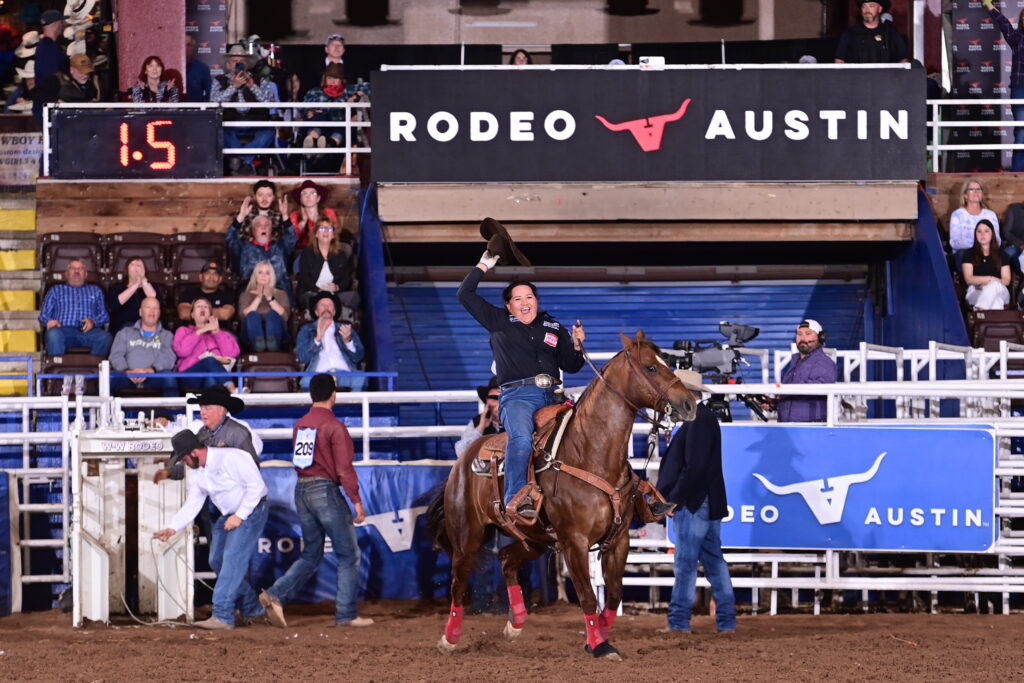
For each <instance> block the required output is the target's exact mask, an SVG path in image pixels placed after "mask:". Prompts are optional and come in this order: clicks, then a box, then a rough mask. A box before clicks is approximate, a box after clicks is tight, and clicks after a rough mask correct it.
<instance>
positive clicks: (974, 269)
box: [962, 219, 1010, 311]
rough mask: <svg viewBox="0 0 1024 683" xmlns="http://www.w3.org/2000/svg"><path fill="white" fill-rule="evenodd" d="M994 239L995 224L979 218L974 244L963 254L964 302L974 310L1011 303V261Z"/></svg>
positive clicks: (1001, 306) (1000, 307) (985, 309)
mask: <svg viewBox="0 0 1024 683" xmlns="http://www.w3.org/2000/svg"><path fill="white" fill-rule="evenodd" d="M994 242H995V227H994V226H993V225H992V223H991V222H989V221H987V220H985V219H982V220H980V221H978V226H977V227H976V228H975V229H974V244H973V245H972V246H971V250H970V251H969V252H968V253H967V254H965V255H964V263H963V266H962V268H963V274H964V282H965V283H966V284H967V295H966V296H965V299H966V300H967V303H968V304H969V305H971V306H972V307H974V310H976V311H990V310H1001V309H1003V308H1005V307H1006V304H1008V303H1010V289H1009V287H1010V261H1009V259H1008V258H1007V257H1006V254H1003V253H1002V252H1001V251H1000V249H999V246H998V245H996V244H994Z"/></svg>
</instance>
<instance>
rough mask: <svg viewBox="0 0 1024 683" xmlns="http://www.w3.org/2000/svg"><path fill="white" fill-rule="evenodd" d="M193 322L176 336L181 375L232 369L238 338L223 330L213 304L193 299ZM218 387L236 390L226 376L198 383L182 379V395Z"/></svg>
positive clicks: (200, 299)
mask: <svg viewBox="0 0 1024 683" xmlns="http://www.w3.org/2000/svg"><path fill="white" fill-rule="evenodd" d="M192 321H193V324H192V325H188V326H182V327H179V328H178V329H177V330H176V331H175V333H174V353H175V354H176V355H177V356H178V372H183V373H192V374H206V375H209V374H214V373H220V372H224V371H225V370H230V369H231V368H232V367H233V366H234V364H235V361H236V360H238V354H239V353H240V352H241V350H240V349H239V348H238V340H236V339H235V335H233V334H231V333H230V332H228V331H227V330H222V329H221V328H220V322H219V321H218V320H217V318H215V317H214V315H213V304H211V303H210V302H209V301H208V300H206V299H203V298H202V297H200V298H197V299H196V300H194V301H193V302H192ZM215 384H223V385H224V386H226V387H227V388H228V390H229V391H233V390H234V389H235V385H234V383H233V382H231V381H230V380H228V381H225V379H224V378H223V377H203V378H202V379H199V380H196V381H191V380H188V379H187V378H184V377H183V378H181V387H182V389H181V390H182V391H183V392H195V391H197V390H198V389H203V388H205V387H212V386H213V385H215Z"/></svg>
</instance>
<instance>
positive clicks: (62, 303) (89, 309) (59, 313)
mask: <svg viewBox="0 0 1024 683" xmlns="http://www.w3.org/2000/svg"><path fill="white" fill-rule="evenodd" d="M88 275H89V271H88V270H87V269H86V267H85V263H84V262H83V261H71V262H70V263H68V267H67V269H66V270H65V271H64V284H58V285H54V286H53V288H52V289H50V291H49V292H47V293H46V296H45V297H44V298H43V308H42V311H40V313H39V323H40V324H41V325H42V326H43V329H44V330H45V333H44V336H43V338H44V340H45V343H46V353H48V354H49V355H51V356H60V355H62V354H63V353H64V352H65V351H66V350H67V348H68V347H69V346H87V347H89V353H92V354H94V355H97V356H106V355H107V353H109V351H110V341H111V339H110V334H109V333H108V332H107V331H106V330H104V329H103V327H102V326H103V325H106V324H107V323H108V322H109V321H110V318H109V316H108V315H107V308H106V306H104V305H103V290H101V289H100V288H99V287H97V286H96V285H90V284H86V282H85V280H86V278H87V277H88Z"/></svg>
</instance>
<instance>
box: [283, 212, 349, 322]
mask: <svg viewBox="0 0 1024 683" xmlns="http://www.w3.org/2000/svg"><path fill="white" fill-rule="evenodd" d="M314 234H315V237H314V238H313V241H312V242H311V243H310V245H309V246H308V247H306V248H305V249H303V250H302V253H301V254H300V255H299V286H298V294H297V296H296V299H297V300H298V302H299V305H300V306H306V305H307V304H308V302H309V300H310V298H311V297H313V296H315V295H316V294H317V292H330V293H331V294H334V295H335V296H336V297H337V300H338V302H339V303H340V304H341V305H342V306H345V307H348V308H350V309H355V308H357V307H358V306H359V293H358V292H355V291H353V289H352V247H350V246H349V245H347V244H345V243H343V242H342V241H341V240H340V239H338V228H337V227H336V226H335V225H334V223H333V222H331V220H330V219H329V218H327V217H326V216H325V217H323V218H320V219H319V220H318V221H317V223H316V231H315V233H314Z"/></svg>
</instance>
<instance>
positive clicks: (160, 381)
mask: <svg viewBox="0 0 1024 683" xmlns="http://www.w3.org/2000/svg"><path fill="white" fill-rule="evenodd" d="M132 387H142V388H143V389H155V390H157V391H159V392H160V394H161V395H162V396H178V395H179V394H178V380H176V379H174V378H173V377H147V378H146V381H144V382H143V383H142V384H136V383H135V382H133V381H131V380H130V379H128V378H127V377H111V378H110V391H111V393H117V392H119V391H123V390H125V389H131V388H132Z"/></svg>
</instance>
